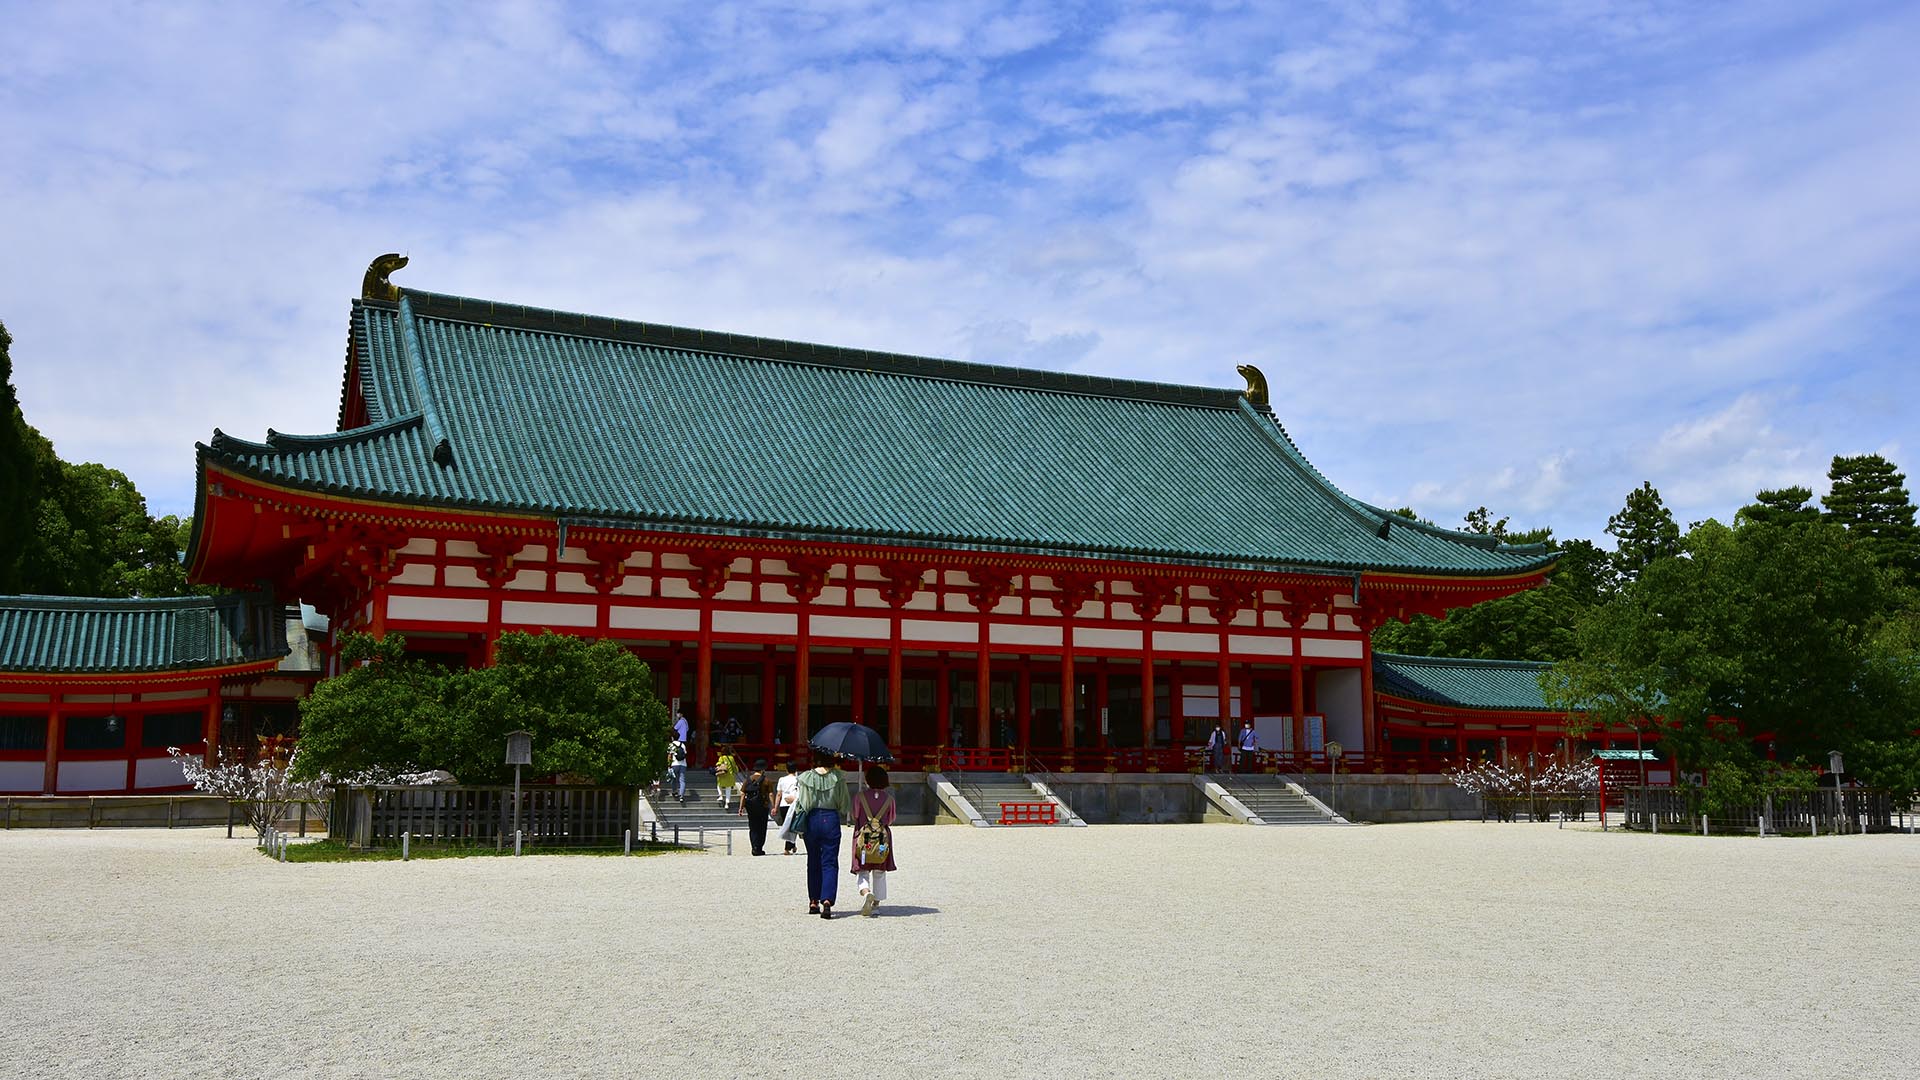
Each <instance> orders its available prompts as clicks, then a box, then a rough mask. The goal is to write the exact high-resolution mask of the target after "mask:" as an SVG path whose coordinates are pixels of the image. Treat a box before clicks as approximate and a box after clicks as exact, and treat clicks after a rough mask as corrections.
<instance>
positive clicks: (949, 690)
mask: <svg viewBox="0 0 1920 1080" xmlns="http://www.w3.org/2000/svg"><path fill="white" fill-rule="evenodd" d="M948 659H949V657H948V656H947V654H946V653H941V654H940V655H939V656H938V657H937V658H936V660H935V662H936V663H937V664H938V665H939V666H938V667H936V668H934V669H933V700H935V701H937V702H939V703H940V706H939V708H937V709H935V710H934V723H936V724H938V725H940V727H939V729H938V730H937V731H936V732H934V734H936V735H938V736H939V737H940V738H939V741H940V742H946V741H947V740H948V739H951V738H952V737H953V697H952V694H953V679H952V677H951V676H949V675H948V674H947V661H948ZM963 730H964V729H963ZM955 742H956V743H957V742H958V740H955Z"/></svg>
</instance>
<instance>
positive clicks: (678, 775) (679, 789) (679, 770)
mask: <svg viewBox="0 0 1920 1080" xmlns="http://www.w3.org/2000/svg"><path fill="white" fill-rule="evenodd" d="M667 783H669V784H672V785H673V786H674V792H673V794H674V797H675V798H678V799H684V798H686V796H687V767H686V766H685V765H669V766H667Z"/></svg>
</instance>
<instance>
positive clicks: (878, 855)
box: [749, 750, 896, 919]
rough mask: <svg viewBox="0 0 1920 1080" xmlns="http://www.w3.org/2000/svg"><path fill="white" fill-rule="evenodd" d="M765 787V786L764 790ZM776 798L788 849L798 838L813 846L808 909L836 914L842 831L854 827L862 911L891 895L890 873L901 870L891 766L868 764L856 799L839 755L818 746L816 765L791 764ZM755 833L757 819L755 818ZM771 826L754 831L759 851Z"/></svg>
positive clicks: (854, 862) (874, 907) (827, 915)
mask: <svg viewBox="0 0 1920 1080" xmlns="http://www.w3.org/2000/svg"><path fill="white" fill-rule="evenodd" d="M762 790H764V788H763V789H762ZM776 797H777V798H778V800H779V807H778V809H777V814H778V821H779V825H780V834H779V835H780V838H781V839H782V841H783V842H784V843H785V845H786V852H787V854H789V855H791V854H793V853H794V841H795V838H796V837H797V838H799V839H802V840H804V841H806V845H807V914H809V915H818V916H820V917H821V918H823V919H831V918H833V905H834V904H835V903H836V902H838V901H839V899H840V868H839V867H840V830H841V829H843V828H851V829H852V830H853V842H852V848H853V857H852V859H851V860H850V862H849V869H850V871H851V872H852V873H853V875H854V881H855V884H856V886H857V887H858V888H859V890H860V896H861V898H862V899H861V904H860V914H862V915H869V916H870V915H873V914H874V913H875V911H876V910H877V909H878V908H879V906H880V902H881V901H883V900H885V899H886V898H887V874H888V872H889V871H892V870H894V869H896V867H895V865H894V860H893V820H894V815H895V810H896V808H895V805H894V798H893V791H892V790H891V789H890V788H889V786H888V779H887V770H886V769H884V768H881V767H880V766H879V765H868V766H867V770H866V787H865V789H864V790H862V791H861V792H860V795H859V797H857V798H855V797H854V796H853V795H852V794H851V793H850V792H848V790H847V781H846V778H845V777H843V776H842V775H841V774H840V763H839V761H838V760H837V759H836V758H834V757H833V755H831V754H828V753H825V752H823V751H819V750H816V751H814V754H813V767H812V768H810V769H807V770H805V771H801V770H800V768H799V766H797V765H794V764H791V763H789V764H788V765H787V775H786V776H784V777H781V779H780V784H779V788H778V791H777V793H776ZM749 831H750V832H751V822H749ZM764 835H765V827H764V825H763V826H762V828H761V830H760V832H759V833H758V834H754V835H753V853H754V854H755V855H762V854H765V852H764V851H763V850H762V843H761V841H762V839H763V838H764Z"/></svg>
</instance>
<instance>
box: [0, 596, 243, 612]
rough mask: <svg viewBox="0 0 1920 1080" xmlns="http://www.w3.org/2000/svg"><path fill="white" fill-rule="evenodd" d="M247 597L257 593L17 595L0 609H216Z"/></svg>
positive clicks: (0, 601) (4, 600) (0, 604)
mask: <svg viewBox="0 0 1920 1080" xmlns="http://www.w3.org/2000/svg"><path fill="white" fill-rule="evenodd" d="M249 595H257V594H248V593H233V594H228V595H222V596H51V595H45V594H41V593H20V594H17V595H12V596H0V607H22V608H38V609H42V610H56V609H59V608H71V607H85V608H99V609H113V608H128V609H138V608H172V607H180V608H188V607H201V606H205V607H217V606H219V605H220V604H221V603H236V602H238V601H239V600H240V599H243V598H245V597H247V596H249Z"/></svg>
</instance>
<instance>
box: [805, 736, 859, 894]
mask: <svg viewBox="0 0 1920 1080" xmlns="http://www.w3.org/2000/svg"><path fill="white" fill-rule="evenodd" d="M851 807H852V799H851V797H850V796H849V795H848V793H847V782H846V780H845V779H844V778H842V777H841V775H840V767H839V765H838V764H837V763H836V762H835V761H834V758H833V755H832V754H828V753H824V752H822V751H819V750H815V751H814V752H813V768H811V769H808V770H807V771H805V772H803V773H801V774H800V795H799V798H798V799H797V800H796V801H795V802H794V804H793V810H792V813H794V814H797V815H799V817H800V819H801V822H802V824H801V825H800V830H801V832H800V835H802V836H804V837H806V838H807V914H809V915H818V916H820V917H821V918H823V919H831V918H833V902H834V901H835V900H836V899H838V898H839V896H840V828H841V826H842V824H844V823H845V822H846V820H847V814H848V812H849V811H850V809H851Z"/></svg>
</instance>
